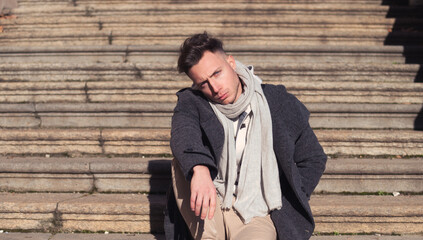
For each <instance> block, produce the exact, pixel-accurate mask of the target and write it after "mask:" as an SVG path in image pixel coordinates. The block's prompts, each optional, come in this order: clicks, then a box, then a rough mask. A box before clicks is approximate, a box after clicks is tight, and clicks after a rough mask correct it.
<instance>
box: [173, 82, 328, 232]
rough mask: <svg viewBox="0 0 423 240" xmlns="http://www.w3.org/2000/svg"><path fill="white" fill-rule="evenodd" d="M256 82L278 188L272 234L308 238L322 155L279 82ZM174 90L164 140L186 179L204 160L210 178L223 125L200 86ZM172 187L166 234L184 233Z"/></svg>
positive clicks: (303, 113)
mask: <svg viewBox="0 0 423 240" xmlns="http://www.w3.org/2000/svg"><path fill="white" fill-rule="evenodd" d="M262 88H263V92H264V94H265V96H266V99H267V102H268V104H269V108H270V112H271V117H272V128H273V148H274V151H275V154H276V158H277V161H278V167H279V175H280V178H279V181H280V183H281V188H282V209H281V210H276V211H273V212H272V213H271V218H272V220H273V222H274V224H275V227H276V230H277V233H278V239H289V240H300V239H309V238H310V236H311V234H312V233H313V230H314V220H313V216H312V213H311V210H310V206H309V203H308V201H309V199H310V195H311V193H312V192H313V190H314V188H315V187H316V185H317V183H318V182H319V179H320V177H321V176H322V174H323V171H324V169H325V164H326V155H325V153H324V152H323V149H322V147H321V146H320V144H319V143H318V141H317V138H316V136H315V134H314V133H313V131H312V129H311V128H310V125H309V123H308V118H309V112H308V111H307V109H306V108H305V106H304V105H303V104H302V103H301V102H300V101H298V99H297V98H295V97H294V96H293V95H291V94H289V93H287V91H286V89H285V87H284V86H274V85H262ZM177 95H178V103H177V105H176V107H175V110H174V115H173V118H172V136H171V140H170V146H171V148H172V152H173V155H174V157H175V158H176V159H177V160H178V162H179V164H180V167H181V169H182V171H183V173H184V175H185V177H186V178H187V180H190V179H191V177H192V168H193V167H194V166H196V165H199V164H201V165H206V166H208V167H209V169H210V173H211V176H212V178H215V177H216V174H217V168H216V159H219V157H220V155H221V152H222V147H223V138H224V132H223V127H222V125H221V124H220V122H219V120H218V119H217V117H216V115H215V114H214V112H213V110H212V108H211V107H210V105H209V103H208V101H207V99H206V98H205V97H204V96H203V95H202V94H201V92H198V91H193V90H191V89H183V90H181V91H179V92H178V93H177ZM275 180H276V179H275ZM172 193H173V192H172V189H170V194H168V196H169V198H168V208H167V211H168V212H167V214H168V215H167V217H166V218H165V231H166V237H167V239H189V236H185V234H186V235H188V234H189V233H188V231H187V229H186V226H185V225H184V224H183V220H182V218H181V216H180V213H179V211H178V209H177V208H176V205H175V202H174V201H175V200H174V196H172V195H173V194H172ZM181 221H182V223H181ZM172 237H174V238H172Z"/></svg>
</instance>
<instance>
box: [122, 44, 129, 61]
mask: <svg viewBox="0 0 423 240" xmlns="http://www.w3.org/2000/svg"><path fill="white" fill-rule="evenodd" d="M128 55H129V46H126V49H125V56H124V57H123V62H124V63H126V62H128Z"/></svg>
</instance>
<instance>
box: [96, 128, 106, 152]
mask: <svg viewBox="0 0 423 240" xmlns="http://www.w3.org/2000/svg"><path fill="white" fill-rule="evenodd" d="M98 142H99V146H100V148H101V153H102V154H105V153H106V149H104V143H105V142H106V141H105V140H104V138H103V129H100V136H99V138H98Z"/></svg>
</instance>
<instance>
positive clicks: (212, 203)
mask: <svg viewBox="0 0 423 240" xmlns="http://www.w3.org/2000/svg"><path fill="white" fill-rule="evenodd" d="M215 210H216V195H215V194H213V195H212V197H211V198H210V207H209V219H212V218H213V216H214V211H215Z"/></svg>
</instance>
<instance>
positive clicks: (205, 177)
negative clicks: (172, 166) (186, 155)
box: [190, 165, 217, 220]
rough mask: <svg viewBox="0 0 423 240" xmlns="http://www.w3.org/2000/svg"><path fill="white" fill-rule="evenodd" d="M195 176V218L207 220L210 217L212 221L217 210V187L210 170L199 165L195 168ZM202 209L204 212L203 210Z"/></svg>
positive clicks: (192, 201) (192, 181) (192, 187)
mask: <svg viewBox="0 0 423 240" xmlns="http://www.w3.org/2000/svg"><path fill="white" fill-rule="evenodd" d="M193 170H194V174H193V176H192V179H191V201H190V203H191V210H192V211H194V212H195V216H200V212H201V219H203V220H204V219H205V218H206V216H207V210H208V216H209V219H212V218H213V216H214V210H215V209H216V197H217V196H216V187H215V186H214V184H213V181H212V179H211V176H210V170H209V168H208V167H206V166H203V165H197V166H195V167H194V168H193ZM201 208H202V209H203V210H201Z"/></svg>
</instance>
